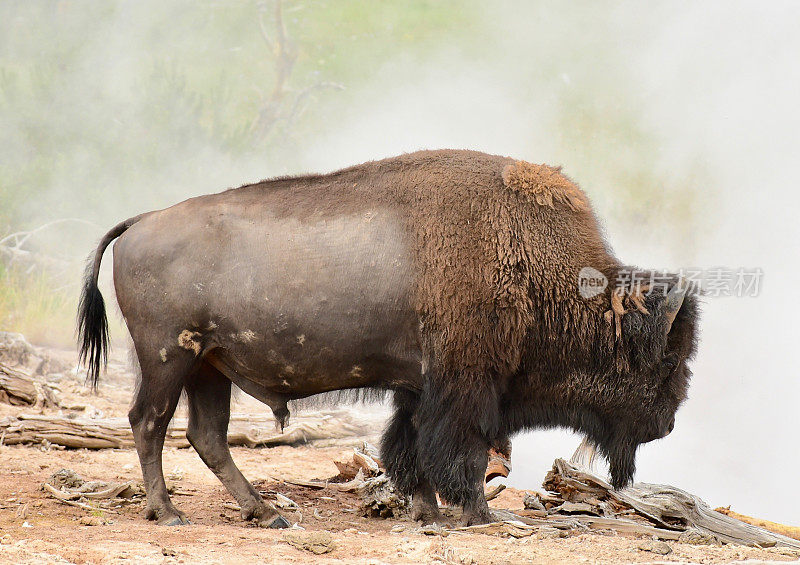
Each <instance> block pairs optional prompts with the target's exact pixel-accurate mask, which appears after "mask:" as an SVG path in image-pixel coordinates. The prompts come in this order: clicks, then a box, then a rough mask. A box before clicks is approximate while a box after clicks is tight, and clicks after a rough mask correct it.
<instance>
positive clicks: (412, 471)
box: [381, 391, 447, 524]
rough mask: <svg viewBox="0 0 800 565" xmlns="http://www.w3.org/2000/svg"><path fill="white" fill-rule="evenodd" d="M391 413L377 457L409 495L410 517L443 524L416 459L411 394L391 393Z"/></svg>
mask: <svg viewBox="0 0 800 565" xmlns="http://www.w3.org/2000/svg"><path fill="white" fill-rule="evenodd" d="M394 404H395V412H394V414H393V416H392V418H391V420H390V421H389V424H388V425H387V427H386V430H385V431H384V433H383V437H382V439H381V459H382V460H383V463H384V465H386V472H387V474H388V475H389V477H390V478H391V479H392V482H394V484H395V487H396V488H397V489H398V490H399V491H400V492H401V493H403V494H405V495H406V496H411V518H412V519H414V520H417V521H420V522H422V523H424V524H430V523H433V522H439V523H444V522H446V520H447V519H446V518H445V517H444V516H443V515H442V513H441V512H440V511H439V504H438V502H437V500H436V491H435V490H434V489H433V486H432V484H431V482H430V480H428V478H427V476H425V473H424V472H423V470H422V469H421V467H420V465H419V460H418V446H417V439H418V438H417V430H416V428H415V427H414V423H413V417H414V412H415V411H416V409H417V406H418V405H419V397H418V396H417V395H415V394H412V393H408V392H403V391H398V392H395V394H394Z"/></svg>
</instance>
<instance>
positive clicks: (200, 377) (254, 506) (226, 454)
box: [186, 362, 290, 528]
mask: <svg viewBox="0 0 800 565" xmlns="http://www.w3.org/2000/svg"><path fill="white" fill-rule="evenodd" d="M186 392H187V396H188V399H189V426H188V428H187V431H186V437H187V438H188V440H189V443H191V444H192V447H194V449H195V451H197V453H198V455H200V458H201V459H202V460H203V462H204V463H205V464H206V465H208V468H209V469H211V470H212V471H213V472H214V474H215V475H216V476H217V478H219V480H220V481H221V482H222V484H224V485H225V488H227V489H228V492H230V493H231V494H232V495H233V497H234V498H235V499H236V501H237V502H238V503H239V506H240V507H241V509H242V518H243V519H245V520H254V521H255V522H257V523H258V525H259V526H262V527H267V528H288V527H289V526H290V524H289V522H287V521H286V519H285V518H283V517H282V516H281V515H280V514H278V511H277V510H276V509H275V507H274V506H272V505H271V504H269V503H268V502H265V501H264V500H263V499H262V498H261V495H259V494H258V491H257V490H256V489H255V488H253V485H251V484H250V482H249V481H248V480H247V479H246V478H245V477H244V475H242V472H241V471H240V470H239V468H238V467H237V466H236V463H234V461H233V458H232V457H231V452H230V449H229V448H228V422H229V421H230V406H231V381H230V380H228V379H227V378H226V377H225V376H224V375H223V374H222V373H220V372H219V371H218V370H217V369H215V368H214V367H212V366H211V365H209V364H208V363H205V362H204V363H203V364H202V365H201V367H200V369H199V370H198V371H197V373H195V374H194V375H192V376H191V377H190V378H189V380H188V381H187V383H186Z"/></svg>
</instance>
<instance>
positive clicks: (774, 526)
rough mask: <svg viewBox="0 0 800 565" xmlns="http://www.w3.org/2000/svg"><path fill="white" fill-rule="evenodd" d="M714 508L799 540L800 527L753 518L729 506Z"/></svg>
mask: <svg viewBox="0 0 800 565" xmlns="http://www.w3.org/2000/svg"><path fill="white" fill-rule="evenodd" d="M714 510H716V511H717V512H719V513H720V514H725V515H726V516H730V517H731V518H736V519H737V520H739V521H740V522H747V523H748V524H752V525H754V526H758V527H759V528H764V529H765V530H769V531H770V532H775V533H776V534H781V535H784V536H787V537H790V538H793V539H796V540H798V541H800V527H798V526H787V525H786V524H779V523H778V522H771V521H770V520H762V519H761V518H753V517H752V516H747V515H746V514H739V513H738V512H734V511H733V510H731V507H730V506H728V507H726V508H715V509H714Z"/></svg>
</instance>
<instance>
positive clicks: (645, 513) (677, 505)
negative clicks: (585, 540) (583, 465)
mask: <svg viewBox="0 0 800 565" xmlns="http://www.w3.org/2000/svg"><path fill="white" fill-rule="evenodd" d="M544 487H545V488H546V489H547V490H549V491H551V493H553V494H554V495H557V497H558V498H559V499H560V500H562V501H563V502H569V503H572V504H573V505H572V506H568V507H567V508H569V509H572V510H574V509H575V508H576V506H575V503H583V504H582V505H581V506H580V508H581V510H582V511H588V513H590V514H592V513H593V514H596V515H597V517H595V516H574V515H573V516H571V518H572V519H577V520H579V521H581V522H583V523H586V524H587V525H590V526H591V527H598V528H602V527H606V526H608V527H611V528H612V529H615V530H618V531H623V530H628V531H631V530H632V529H633V530H637V529H641V528H640V526H642V524H637V523H636V522H634V521H632V520H630V519H628V518H630V517H631V516H626V517H625V519H624V520H621V519H620V518H617V516H623V515H625V514H626V513H627V514H630V512H631V511H633V512H635V513H636V514H638V516H640V517H641V518H644V519H645V520H647V521H648V522H650V526H646V525H644V527H654V528H656V529H658V530H659V534H658V535H659V537H662V539H681V535H682V534H683V533H692V532H695V533H698V532H699V534H700V535H701V536H704V537H707V538H709V539H711V540H714V541H716V542H718V543H735V544H741V545H749V546H760V547H773V546H776V545H780V546H786V547H793V548H800V542H798V541H797V540H794V539H792V538H789V537H787V536H783V535H781V534H778V533H774V532H770V531H768V530H765V529H763V528H759V527H757V526H754V525H751V524H746V523H744V522H741V521H739V520H736V519H734V518H732V517H730V516H726V515H724V514H722V513H720V512H716V511H715V510H712V509H711V508H710V507H709V506H708V504H706V503H705V502H704V501H703V500H701V499H700V498H698V497H696V496H694V495H692V494H689V493H688V492H686V491H683V490H681V489H679V488H675V487H672V486H669V485H654V484H648V483H636V484H634V485H632V486H630V487H628V488H626V489H623V490H621V491H615V490H613V489H612V488H611V485H609V484H608V483H607V482H606V481H604V480H603V479H601V478H599V477H597V476H595V475H593V474H591V473H588V472H586V471H583V470H580V469H578V468H577V467H574V466H573V465H571V464H570V463H568V462H567V461H564V460H563V459H556V461H555V463H554V464H553V469H552V470H551V471H550V472H548V473H547V476H546V477H545V482H544ZM548 504H549V505H550V507H549V508H548V511H549V512H551V513H558V511H559V507H554V506H553V505H552V502H550V501H549V502H548ZM562 506H563V504H562ZM608 514H612V516H608ZM623 521H624V522H626V524H624V526H623V524H621V522H623ZM627 522H630V523H631V524H634V525H635V526H636V527H635V528H634V526H631V525H630V524H628V523H627ZM621 526H623V527H621ZM669 531H673V532H674V534H673V535H677V538H674V537H664V536H665V535H666V534H664V532H669Z"/></svg>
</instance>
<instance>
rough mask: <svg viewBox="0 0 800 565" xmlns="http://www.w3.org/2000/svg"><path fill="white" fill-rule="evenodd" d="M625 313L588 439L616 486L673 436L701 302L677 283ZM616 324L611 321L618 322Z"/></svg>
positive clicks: (602, 379)
mask: <svg viewBox="0 0 800 565" xmlns="http://www.w3.org/2000/svg"><path fill="white" fill-rule="evenodd" d="M640 298H641V300H637V302H638V305H637V307H635V308H630V309H627V308H623V309H622V310H623V311H624V314H623V315H622V316H621V318H620V320H619V326H618V328H614V329H612V331H614V333H615V345H614V351H615V355H614V357H613V363H609V364H607V365H606V367H605V371H603V372H602V374H601V376H599V377H598V380H597V381H595V383H594V384H596V385H597V386H599V387H600V388H601V389H603V387H605V389H604V390H602V394H600V395H598V399H597V402H596V403H595V408H596V409H597V410H598V416H599V418H598V421H597V425H596V426H590V429H589V430H588V431H589V432H590V433H589V438H590V439H591V440H593V441H594V443H595V444H596V445H597V446H598V448H599V449H600V451H601V453H603V454H604V455H605V456H606V458H607V459H608V461H609V466H610V470H611V479H612V484H613V485H614V487H615V488H622V487H624V486H627V485H628V484H629V483H630V482H631V481H632V480H633V475H634V471H635V456H636V449H637V448H638V446H639V445H641V444H643V443H646V442H649V441H653V440H656V439H660V438H663V437H665V436H666V435H668V434H669V433H670V432H671V431H672V429H673V427H674V426H675V413H676V412H677V410H678V407H679V406H680V405H681V403H682V402H683V401H684V400H685V399H686V395H687V389H688V386H689V379H690V377H691V374H692V373H691V371H690V370H689V366H688V362H689V361H690V360H691V358H692V357H693V355H694V352H695V341H696V338H695V325H696V320H697V315H698V314H697V300H696V297H695V296H693V295H692V294H690V293H688V292H687V291H686V289H685V288H683V287H682V286H681V285H679V284H678V283H677V281H675V282H674V283H673V284H672V285H671V288H670V289H669V291H668V292H651V293H649V294H648V295H647V296H641V297H640ZM613 321H614V320H612V322H613Z"/></svg>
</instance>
